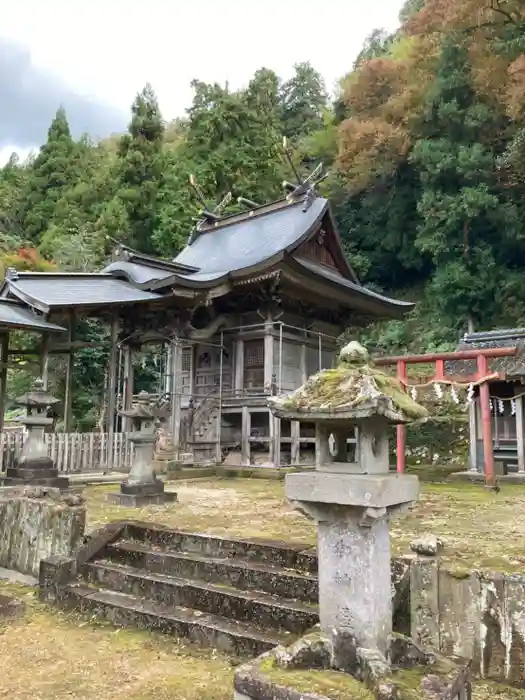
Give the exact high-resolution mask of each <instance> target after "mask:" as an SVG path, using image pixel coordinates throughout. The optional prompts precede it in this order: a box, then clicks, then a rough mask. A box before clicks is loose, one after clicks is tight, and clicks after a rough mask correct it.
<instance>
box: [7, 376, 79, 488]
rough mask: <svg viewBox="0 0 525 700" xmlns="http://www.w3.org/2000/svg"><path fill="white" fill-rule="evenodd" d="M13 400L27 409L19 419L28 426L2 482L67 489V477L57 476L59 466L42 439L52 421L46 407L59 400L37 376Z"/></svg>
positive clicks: (8, 484)
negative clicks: (27, 388) (19, 448)
mask: <svg viewBox="0 0 525 700" xmlns="http://www.w3.org/2000/svg"><path fill="white" fill-rule="evenodd" d="M15 403H16V404H17V405H18V406H25V408H26V415H25V416H24V418H22V419H21V422H22V423H24V425H25V426H26V428H27V438H26V441H25V442H24V446H23V447H22V450H21V451H20V454H19V455H18V456H17V457H16V459H15V464H14V466H13V467H9V468H8V469H7V472H6V478H5V479H4V484H5V485H6V486H14V485H17V484H32V485H36V486H50V487H54V488H60V489H67V488H68V487H69V479H68V478H67V477H64V476H58V469H57V468H56V467H55V464H54V462H53V459H52V458H51V457H50V456H49V452H48V447H47V445H46V443H45V441H44V431H45V429H46V428H47V427H49V426H50V425H52V424H53V418H48V415H47V411H48V408H49V407H50V406H54V405H55V404H57V403H59V400H58V399H56V398H55V397H54V396H52V395H51V394H49V393H48V392H47V391H46V390H45V389H44V382H43V381H42V380H41V379H36V380H35V382H34V384H33V388H32V389H31V390H30V391H28V392H27V394H24V395H23V396H20V397H19V398H17V399H16V401H15Z"/></svg>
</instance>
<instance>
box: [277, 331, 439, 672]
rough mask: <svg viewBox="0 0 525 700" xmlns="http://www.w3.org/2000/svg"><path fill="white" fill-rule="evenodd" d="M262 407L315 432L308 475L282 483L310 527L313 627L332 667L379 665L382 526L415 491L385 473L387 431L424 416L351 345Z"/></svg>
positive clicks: (385, 565) (387, 608) (387, 618)
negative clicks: (315, 575) (362, 658)
mask: <svg viewBox="0 0 525 700" xmlns="http://www.w3.org/2000/svg"><path fill="white" fill-rule="evenodd" d="M268 402H269V405H270V408H271V410H272V412H273V413H274V414H275V415H276V416H278V417H280V418H284V419H288V420H297V421H307V422H309V423H312V422H314V423H315V426H316V469H315V471H310V472H303V473H295V474H287V475H286V482H285V493H286V497H287V498H288V499H289V500H290V501H291V502H292V503H293V504H294V506H295V507H297V508H298V509H300V510H301V511H303V512H304V513H305V514H307V515H308V516H310V517H312V518H313V519H315V520H316V522H317V543H318V544H317V546H318V562H319V615H320V624H321V632H322V634H323V636H324V637H325V638H327V639H328V641H329V642H330V645H331V648H332V649H333V659H334V661H333V663H334V666H335V667H338V668H345V666H347V665H348V655H349V654H351V653H352V652H349V649H352V648H353V649H354V650H355V648H359V649H364V650H368V651H370V652H372V653H374V654H377V653H379V654H380V656H381V657H384V658H386V657H387V655H388V648H389V642H390V635H391V632H392V591H391V580H390V542H389V525H388V521H389V518H390V516H392V515H394V514H396V513H398V512H399V511H401V510H402V509H403V508H406V507H407V506H408V505H409V504H411V503H412V502H413V501H415V500H417V498H418V492H419V485H418V479H417V477H416V476H410V475H407V474H397V473H390V472H389V457H388V432H389V426H390V425H395V424H400V423H409V422H412V421H414V420H416V419H418V418H423V417H426V416H427V415H428V414H427V411H426V409H425V408H423V407H422V406H420V405H419V404H417V403H415V402H414V401H413V400H412V399H411V398H410V396H408V395H407V394H405V393H404V391H403V388H402V386H401V385H400V384H399V382H398V381H397V380H396V379H395V378H394V377H390V376H388V375H386V374H384V373H383V372H381V371H380V370H379V369H377V368H375V367H374V366H373V365H372V363H370V362H369V358H368V352H367V351H366V350H365V348H363V347H362V346H361V345H359V344H358V343H355V342H352V343H350V344H349V345H347V346H346V347H345V348H344V349H343V350H342V351H341V354H340V364H339V366H338V367H337V368H336V369H330V370H324V371H322V372H319V373H318V374H316V375H314V376H313V377H311V378H310V379H309V380H308V381H307V382H306V384H304V385H303V386H302V387H301V388H299V389H297V390H296V391H295V392H293V393H292V394H290V395H288V396H279V397H272V398H271V399H269V400H268ZM356 427H357V428H358V444H357V450H356V454H355V461H349V459H348V447H347V438H348V437H350V436H353V434H354V431H355V428H356Z"/></svg>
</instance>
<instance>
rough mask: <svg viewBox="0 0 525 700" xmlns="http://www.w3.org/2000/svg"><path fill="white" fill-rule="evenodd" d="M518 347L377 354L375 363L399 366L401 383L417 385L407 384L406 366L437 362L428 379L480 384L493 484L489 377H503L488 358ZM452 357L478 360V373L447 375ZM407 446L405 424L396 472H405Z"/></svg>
mask: <svg viewBox="0 0 525 700" xmlns="http://www.w3.org/2000/svg"><path fill="white" fill-rule="evenodd" d="M517 351H518V349H517V348H516V347H514V348H485V349H482V348H478V349H477V350H461V351H459V352H438V353H429V354H428V355H400V356H398V357H378V358H374V363H375V364H376V365H378V366H383V367H385V366H392V365H395V367H396V374H397V377H398V379H399V380H400V381H401V382H402V384H403V385H404V386H405V387H406V386H415V387H416V388H417V386H418V385H417V384H414V385H408V384H407V365H423V364H430V363H434V367H435V371H434V375H433V377H431V378H429V379H427V381H431V382H436V383H438V382H452V383H456V384H457V383H459V382H460V383H461V384H463V385H465V386H468V385H469V384H477V385H478V386H479V401H480V408H481V425H482V434H483V457H484V463H485V481H486V483H487V484H493V483H494V452H493V446H492V416H491V412H490V395H489V385H488V380H490V379H504V378H505V376H504V375H503V374H501V373H492V374H490V373H489V367H488V359H489V358H494V357H512V356H514V355H516V353H517ZM450 360H455V361H457V360H476V364H477V372H476V373H475V374H471V375H466V376H462V377H461V378H458V377H452V376H447V375H446V374H445V362H447V361H450ZM405 449H406V428H405V426H404V425H398V426H397V471H398V472H404V471H405Z"/></svg>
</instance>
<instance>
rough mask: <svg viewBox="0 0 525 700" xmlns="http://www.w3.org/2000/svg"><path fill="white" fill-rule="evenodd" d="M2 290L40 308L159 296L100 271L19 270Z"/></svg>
mask: <svg viewBox="0 0 525 700" xmlns="http://www.w3.org/2000/svg"><path fill="white" fill-rule="evenodd" d="M6 293H10V294H12V295H13V296H15V297H17V298H18V299H20V300H22V301H25V302H26V303H28V304H29V305H33V306H35V307H36V308H39V309H42V310H43V311H47V310H48V309H53V308H55V309H56V308H63V307H71V308H73V307H75V308H82V307H95V306H108V305H113V304H134V303H137V302H146V301H155V300H156V299H161V298H162V297H161V296H160V295H159V294H153V293H151V292H146V291H143V290H140V289H137V288H136V287H134V286H133V285H131V284H128V283H127V282H123V281H122V280H118V279H115V278H114V277H112V276H111V275H106V274H102V273H98V274H75V273H59V274H57V273H52V272H41V273H37V272H20V273H17V274H16V275H15V276H14V278H11V279H9V278H6V281H5V282H4V287H3V288H2V295H3V296H6Z"/></svg>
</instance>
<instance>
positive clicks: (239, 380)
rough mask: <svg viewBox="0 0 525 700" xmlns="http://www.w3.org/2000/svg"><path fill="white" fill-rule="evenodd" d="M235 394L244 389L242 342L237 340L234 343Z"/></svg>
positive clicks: (239, 339) (240, 339)
mask: <svg viewBox="0 0 525 700" xmlns="http://www.w3.org/2000/svg"><path fill="white" fill-rule="evenodd" d="M234 389H235V393H236V394H237V393H238V394H241V393H242V390H243V389H244V340H243V339H242V338H238V339H237V341H236V342H235V385H234Z"/></svg>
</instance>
